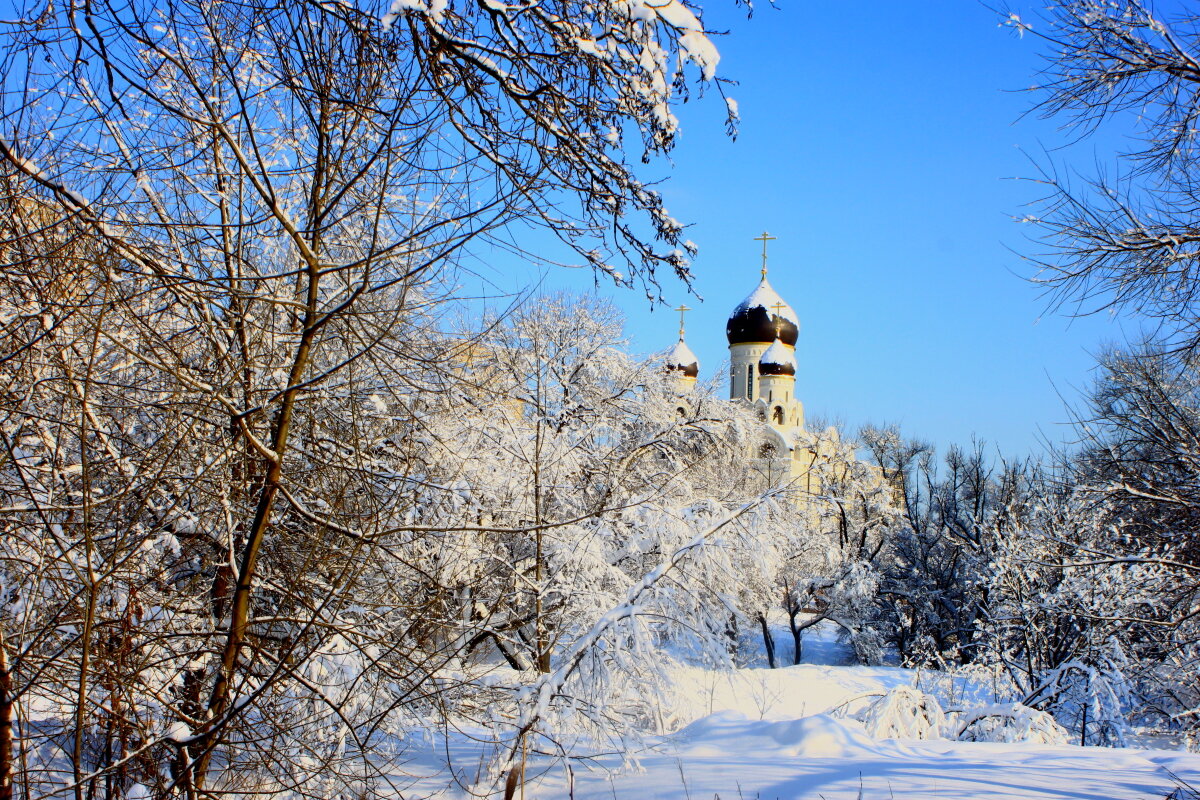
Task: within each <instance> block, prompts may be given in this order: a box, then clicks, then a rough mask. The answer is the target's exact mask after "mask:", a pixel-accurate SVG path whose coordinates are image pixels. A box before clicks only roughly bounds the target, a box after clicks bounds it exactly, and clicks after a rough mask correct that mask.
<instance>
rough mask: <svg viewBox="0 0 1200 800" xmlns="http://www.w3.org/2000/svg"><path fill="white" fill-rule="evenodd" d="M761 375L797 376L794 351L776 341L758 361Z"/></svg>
mask: <svg viewBox="0 0 1200 800" xmlns="http://www.w3.org/2000/svg"><path fill="white" fill-rule="evenodd" d="M758 374H759V375H790V376H792V377H793V378H794V377H795V376H796V356H795V354H794V353H793V352H792V349H791V348H790V347H788V346H787V345H785V344H784V343H783V342H781V341H780V340H778V339H776V340H775V341H774V342H772V343H771V346H770V347H768V348H767V350H766V352H764V353H763V354H762V357H761V358H760V359H758Z"/></svg>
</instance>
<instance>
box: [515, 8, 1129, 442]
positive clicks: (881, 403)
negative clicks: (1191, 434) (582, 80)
mask: <svg viewBox="0 0 1200 800" xmlns="http://www.w3.org/2000/svg"><path fill="white" fill-rule="evenodd" d="M705 22H706V24H707V26H708V27H709V28H710V29H727V30H729V31H730V35H729V36H724V37H720V39H719V40H718V46H719V48H720V49H721V53H722V60H721V66H720V69H719V74H720V75H722V76H724V77H726V78H729V79H732V80H736V81H737V82H738V85H736V86H731V87H729V88H728V92H729V94H730V95H731V96H733V97H735V98H736V99H737V101H738V103H739V106H740V111H741V116H742V122H741V127H740V134H739V135H738V137H737V140H736V141H730V140H729V139H728V138H727V137H726V136H725V135H724V131H723V126H722V119H723V103H722V102H721V100H720V98H719V97H717V96H716V95H715V93H713V94H712V95H710V96H709V97H707V98H703V99H699V100H696V99H694V100H693V101H692V102H690V103H689V104H688V105H687V106H686V107H684V108H683V109H682V110H681V120H682V124H683V136H682V140H681V142H680V144H679V146H678V148H677V150H676V151H675V153H674V154H673V159H672V161H673V167H672V168H671V169H670V170H669V172H668V171H667V170H666V169H663V170H662V171H661V174H663V175H668V176H669V179H668V180H667V182H666V183H665V185H664V186H663V187H662V192H663V195H664V197H665V198H666V201H667V205H668V207H669V209H670V211H671V213H672V214H673V215H674V216H675V217H676V218H678V219H680V220H682V221H684V222H688V223H692V228H691V229H690V231H689V234H688V235H689V238H691V239H692V240H694V241H695V242H696V243H697V244H699V245H700V248H701V251H700V255H699V256H698V257H697V258H696V260H695V262H694V265H693V267H694V271H695V274H696V282H695V289H696V291H697V293H698V294H699V295H701V296H702V297H703V298H704V301H703V302H698V300H697V299H696V298H695V297H688V296H687V295H686V294H685V291H684V289H683V287H682V286H677V285H674V284H672V283H665V284H664V294H665V296H666V297H667V299H668V300H669V301H670V305H671V306H674V305H677V304H678V303H679V302H681V301H683V302H686V303H687V305H689V306H692V307H693V308H694V309H695V310H694V311H692V312H691V313H690V314H689V319H688V342H689V344H690V345H691V347H692V349H693V350H694V351H695V352H696V353H697V355H698V356H699V358H700V360H701V370H702V376H707V375H711V374H712V373H713V372H714V371H715V370H717V369H718V368H719V367H720V366H721V364H722V362H723V360H724V359H725V357H726V354H727V350H726V345H725V339H724V325H725V319H726V317H727V316H728V314H729V312H730V310H731V309H732V308H733V307H734V306H735V305H736V304H737V302H738V301H740V300H741V299H742V298H743V297H744V296H745V295H746V294H748V293H749V292H750V291H751V289H753V287H754V285H755V284H756V282H757V280H758V267H759V247H760V245H759V243H758V242H755V241H754V237H756V236H758V235H759V233H760V232H761V231H763V230H764V229H765V230H767V231H770V233H771V234H772V235H774V236H776V237H778V240H777V241H775V242H772V243H771V259H770V262H771V274H770V278H771V281H772V283H773V285H774V286H775V288H776V289H777V290H778V291H779V292H780V294H782V295H783V297H784V298H785V299H787V300H788V302H789V303H790V304H791V305H792V306H793V307H794V308H795V309H796V311H797V313H798V314H799V316H800V319H801V331H800V341H799V344H798V347H797V356H798V360H799V363H800V369H799V370H798V372H797V395H798V396H799V397H800V398H801V399H802V400H803V401H804V402H805V406H806V411H807V414H808V415H809V417H810V418H812V417H814V416H819V417H824V418H826V419H829V420H834V421H838V422H840V423H842V424H844V425H845V426H847V427H849V428H857V427H858V426H859V425H861V424H863V423H866V422H874V423H884V422H894V423H898V424H899V425H900V426H901V428H902V430H903V431H904V432H905V433H906V434H908V435H910V436H916V437H920V438H925V439H929V440H931V441H933V442H934V443H935V444H938V445H939V446H941V447H943V448H944V446H945V445H946V444H949V443H951V442H963V443H966V442H969V441H970V439H971V438H972V436H975V437H978V438H981V439H983V440H985V441H987V442H988V443H990V444H992V445H994V446H995V447H997V448H999V449H1000V450H1001V451H1002V452H1003V453H1004V454H1006V455H1014V456H1015V455H1023V454H1025V453H1031V452H1032V453H1036V452H1039V451H1040V449H1041V445H1040V441H1041V440H1042V439H1043V438H1049V439H1051V440H1054V441H1060V440H1062V439H1064V438H1069V436H1070V432H1069V430H1067V429H1066V428H1065V427H1064V426H1063V425H1062V423H1063V422H1064V421H1065V420H1066V419H1068V413H1067V411H1066V409H1065V407H1064V401H1066V402H1077V401H1078V398H1079V396H1080V392H1081V391H1084V390H1086V387H1087V386H1088V384H1089V382H1090V381H1091V375H1092V367H1093V365H1094V354H1095V353H1096V352H1098V351H1099V350H1100V349H1101V347H1102V346H1103V345H1104V344H1105V343H1108V342H1113V341H1116V340H1121V339H1123V338H1125V331H1123V329H1122V327H1121V325H1120V324H1119V323H1117V322H1115V321H1113V320H1110V319H1107V318H1104V317H1088V318H1084V319H1074V320H1072V319H1069V318H1067V317H1066V316H1065V315H1063V314H1061V313H1055V312H1052V311H1050V310H1048V309H1047V306H1046V301H1045V299H1044V298H1043V297H1042V296H1041V295H1040V293H1039V291H1038V290H1037V289H1036V288H1035V287H1033V286H1031V285H1030V284H1029V283H1028V282H1027V281H1026V280H1025V279H1026V278H1027V277H1028V276H1030V275H1031V274H1033V269H1034V268H1033V266H1032V265H1031V264H1030V263H1028V262H1027V261H1025V260H1023V259H1022V257H1021V255H1022V254H1032V253H1036V252H1039V250H1040V249H1042V248H1041V247H1040V246H1039V245H1038V244H1037V243H1036V242H1033V241H1031V239H1030V236H1031V235H1032V234H1034V233H1035V231H1034V230H1032V229H1031V228H1030V227H1029V226H1028V225H1022V224H1020V223H1018V222H1016V221H1014V218H1016V217H1020V216H1022V215H1024V214H1026V213H1028V212H1031V211H1032V210H1033V209H1031V208H1029V207H1028V204H1029V203H1030V202H1032V201H1035V200H1037V199H1038V198H1039V197H1041V196H1042V195H1043V194H1044V192H1043V187H1040V186H1039V185H1037V184H1036V183H1033V182H1030V181H1026V180H1017V179H1018V178H1022V177H1026V178H1027V177H1032V176H1035V175H1036V174H1037V169H1036V166H1035V162H1036V163H1042V164H1047V163H1050V162H1053V163H1055V164H1056V165H1057V166H1058V167H1059V168H1061V169H1067V170H1072V169H1074V170H1078V171H1079V172H1081V173H1084V174H1088V173H1091V172H1093V171H1094V169H1095V168H1096V166H1097V164H1102V165H1103V164H1109V163H1111V157H1112V154H1113V153H1114V152H1115V151H1116V149H1118V148H1119V147H1120V146H1122V144H1123V143H1122V141H1121V140H1120V139H1119V138H1117V137H1116V136H1115V135H1109V134H1106V135H1105V136H1103V137H1100V138H1093V139H1089V140H1087V141H1084V142H1081V143H1079V142H1077V143H1075V144H1072V145H1070V146H1067V147H1065V148H1064V145H1067V144H1068V141H1069V139H1068V135H1067V134H1066V133H1064V132H1062V131H1060V130H1059V127H1058V123H1057V122H1055V121H1043V120H1039V119H1037V118H1036V117H1035V116H1030V115H1028V114H1027V113H1026V112H1028V111H1029V110H1030V108H1031V107H1032V105H1033V103H1034V101H1035V99H1036V98H1035V96H1034V95H1033V94H1031V93H1029V92H1024V91H1021V89H1023V88H1025V87H1028V86H1031V85H1032V84H1033V83H1035V81H1036V80H1037V78H1036V72H1037V70H1038V69H1039V67H1040V65H1041V60H1040V54H1041V52H1042V50H1043V45H1042V44H1041V43H1040V42H1038V41H1037V40H1036V39H1035V38H1034V37H1032V36H1026V37H1024V38H1018V37H1016V36H1015V35H1013V33H1012V32H1011V31H1010V30H1008V29H1005V28H1001V27H1000V26H999V25H998V23H999V19H998V17H997V16H996V14H995V13H994V12H992V11H989V10H988V9H987V8H986V7H984V6H982V5H979V4H977V3H975V2H972V1H971V0H922V2H921V3H915V4H909V3H906V4H900V3H892V2H883V0H873V1H871V2H866V1H864V2H857V3H815V2H799V0H781V2H780V3H779V4H778V5H777V6H775V7H771V6H766V5H760V6H758V7H757V8H756V10H755V13H754V16H753V18H752V19H751V20H748V21H747V20H746V19H745V15H744V11H739V10H737V9H734V8H732V7H731V6H730V5H724V6H718V5H713V4H709V5H708V6H707V7H706V9H705ZM1034 24H1035V25H1036V21H1035V23H1034ZM514 280H519V278H514ZM591 285H592V281H591V279H590V277H589V276H586V275H580V274H579V273H575V272H573V271H559V272H557V273H555V272H552V273H550V274H548V275H547V276H546V286H547V287H548V288H552V289H553V288H576V289H587V288H590V287H591ZM602 291H603V292H604V294H606V295H607V296H609V297H611V298H612V299H613V300H614V301H615V302H617V304H618V305H619V306H620V307H621V308H622V309H623V310H624V311H625V313H626V315H627V316H628V333H629V335H630V337H631V339H632V346H633V348H634V349H635V350H637V351H639V352H650V351H654V350H659V349H664V348H666V347H668V346H670V345H671V344H672V343H673V341H674V339H675V335H676V327H677V315H676V314H675V313H674V312H672V311H670V310H669V308H657V309H653V310H652V309H651V308H650V307H649V305H648V303H647V302H646V300H645V297H644V295H642V294H641V293H640V292H637V291H629V292H622V291H620V290H615V289H611V288H607V287H604V288H603V289H602ZM1126 325H1128V323H1126Z"/></svg>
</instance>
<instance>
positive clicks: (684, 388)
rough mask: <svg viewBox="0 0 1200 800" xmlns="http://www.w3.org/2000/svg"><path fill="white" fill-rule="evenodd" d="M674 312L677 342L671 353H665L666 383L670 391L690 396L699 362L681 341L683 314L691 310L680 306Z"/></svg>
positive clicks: (694, 384)
mask: <svg viewBox="0 0 1200 800" xmlns="http://www.w3.org/2000/svg"><path fill="white" fill-rule="evenodd" d="M675 310H676V311H678V312H679V341H678V342H676V343H675V346H674V347H672V348H671V352H669V353H667V363H666V368H667V381H668V387H669V388H670V389H671V391H673V392H674V393H675V394H677V395H679V396H683V395H686V394H691V392H692V390H693V389H695V388H696V378H697V377H698V376H699V375H700V362H699V360H698V359H697V358H696V354H695V353H693V352H692V348H690V347H688V346H687V342H685V341H684V340H683V336H684V333H683V332H684V328H683V314H684V312H685V311H691V309H690V308H688V307H687V306H684V305H681V306H679V308H677V309H675Z"/></svg>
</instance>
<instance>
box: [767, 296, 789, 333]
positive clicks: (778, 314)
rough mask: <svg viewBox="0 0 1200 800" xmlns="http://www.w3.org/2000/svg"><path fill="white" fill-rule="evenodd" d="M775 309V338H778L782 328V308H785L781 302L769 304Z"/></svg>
mask: <svg viewBox="0 0 1200 800" xmlns="http://www.w3.org/2000/svg"><path fill="white" fill-rule="evenodd" d="M771 308H773V309H775V338H776V339H778V338H779V334H780V332H781V331H782V330H783V310H784V309H785V308H787V306H785V305H784V304H783V303H782V302H779V303H776V304H775V305H773V306H771Z"/></svg>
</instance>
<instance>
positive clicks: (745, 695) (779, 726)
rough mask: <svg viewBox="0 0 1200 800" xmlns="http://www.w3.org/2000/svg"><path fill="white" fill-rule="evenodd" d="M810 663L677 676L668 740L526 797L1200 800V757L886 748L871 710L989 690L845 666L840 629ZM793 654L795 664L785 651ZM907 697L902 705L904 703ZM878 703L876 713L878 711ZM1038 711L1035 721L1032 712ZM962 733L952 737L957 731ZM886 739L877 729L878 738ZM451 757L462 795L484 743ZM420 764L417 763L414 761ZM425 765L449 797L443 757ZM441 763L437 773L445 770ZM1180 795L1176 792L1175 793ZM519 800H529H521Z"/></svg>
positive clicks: (604, 760)
mask: <svg viewBox="0 0 1200 800" xmlns="http://www.w3.org/2000/svg"><path fill="white" fill-rule="evenodd" d="M805 654H806V659H805V660H806V661H807V660H810V659H811V660H813V661H825V662H832V663H802V664H800V665H796V666H789V667H781V668H779V669H767V668H764V667H763V666H761V665H757V664H755V665H751V666H748V667H746V668H742V669H738V670H727V671H719V670H709V669H703V668H700V667H692V666H676V667H674V668H672V669H671V678H670V688H669V690H668V693H667V700H666V702H665V703H664V708H663V709H662V710H661V712H660V719H661V722H662V725H663V727H664V728H665V729H667V730H670V731H672V732H671V733H669V734H667V735H664V736H660V737H654V738H653V739H651V740H650V741H649V742H648V743H647V746H646V747H645V748H644V749H643V750H642V751H640V752H637V753H633V754H627V755H626V756H625V757H622V756H621V755H620V754H611V755H600V756H598V757H596V758H593V759H590V760H587V761H575V762H574V763H573V764H572V766H571V768H570V769H568V768H566V767H565V766H564V765H563V763H562V762H561V761H558V760H549V759H538V758H531V759H530V763H529V766H528V768H527V780H528V783H527V785H526V787H525V790H524V797H525V798H527V799H528V800H534V798H542V799H544V800H550V799H551V798H553V799H555V800H558V799H559V798H574V800H614V798H615V799H616V800H627V799H628V800H634V799H636V800H642V799H645V800H716V799H717V798H720V799H721V800H872V798H880V799H881V800H893V798H894V799H895V800H901V799H904V800H932V799H934V798H946V800H1164V799H1165V798H1168V797H1170V798H1171V799H1172V800H1176V799H1178V800H1200V795H1196V794H1195V793H1193V792H1190V791H1189V790H1187V789H1182V790H1181V789H1180V787H1181V785H1185V784H1190V785H1191V786H1193V787H1198V788H1200V755H1196V754H1192V753H1187V752H1181V751H1171V750H1138V749H1112V748H1100V747H1079V746H1074V745H1070V744H1061V743H1059V744H1043V743H1030V742H1028V741H1025V742H1006V743H997V742H970V741H956V740H952V739H946V738H939V734H938V732H937V731H931V732H930V733H929V734H928V736H929V737H930V738H923V739H912V738H882V737H881V738H876V737H874V736H872V735H871V734H870V733H869V731H868V727H869V725H865V724H864V723H863V722H862V721H860V720H861V719H867V720H868V722H869V723H872V724H876V725H878V723H879V719H878V718H877V717H876V718H872V717H871V715H870V714H865V713H864V712H865V711H866V710H867V709H868V708H869V707H870V706H871V704H872V703H875V702H877V701H878V700H879V699H880V698H881V697H883V696H886V695H888V693H889V692H892V693H893V696H894V695H896V692H897V689H898V687H914V688H915V689H916V691H915V692H910V693H909V694H913V695H923V696H926V697H933V698H935V699H936V701H937V702H938V703H940V704H941V706H942V707H944V708H946V709H948V710H949V709H975V708H987V707H988V704H989V703H990V702H992V701H993V700H995V698H993V697H991V696H990V694H989V689H988V688H987V687H986V686H983V685H981V684H980V683H978V682H975V681H972V680H970V679H969V678H965V677H962V676H955V677H950V676H947V675H945V674H943V673H938V672H930V671H917V670H911V669H903V668H899V667H864V666H849V665H843V664H844V663H845V661H847V660H848V653H847V652H846V651H845V650H843V649H842V648H840V646H839V645H838V643H837V642H836V638H835V636H834V632H833V631H832V630H831V629H823V630H821V629H818V631H817V632H816V633H815V635H812V636H810V637H806V640H805ZM784 655H785V657H786V656H788V655H790V654H787V653H785V654H784ZM904 695H905V691H904V689H902V688H901V689H899V696H902V697H903V696H904ZM880 707H881V706H876V708H880ZM1034 713H1035V714H1036V712H1034ZM951 727H952V726H951ZM876 729H877V730H878V728H876ZM445 754H448V755H449V756H450V759H451V762H452V763H453V764H455V766H456V768H457V769H456V774H458V776H459V780H460V781H461V782H462V783H463V784H470V783H471V782H472V776H473V775H475V776H478V774H479V770H480V768H481V765H482V761H483V759H484V758H485V757H486V756H484V754H483V752H482V751H481V750H480V746H479V745H478V744H477V743H475V742H473V741H472V740H471V739H470V737H468V736H466V735H464V734H462V733H460V734H458V735H456V736H454V737H452V741H451V743H450V745H449V748H448V749H447V750H446V751H445V752H444V753H443V755H445ZM415 755H416V754H415ZM424 756H425V757H424V758H422V757H421V756H420V755H416V758H415V760H414V766H415V765H416V764H419V763H422V762H423V763H424V766H425V767H426V768H427V770H428V771H427V773H426V774H427V778H426V779H425V780H422V781H419V782H418V783H417V785H416V786H414V787H412V788H413V789H416V790H419V791H418V793H419V794H421V795H426V794H428V795H430V796H441V797H448V798H449V797H455V798H457V797H464V798H465V797H469V796H470V794H469V793H467V792H466V791H465V790H464V789H463V788H461V787H460V788H457V789H453V790H441V791H439V790H438V789H437V788H435V787H436V786H437V784H438V783H439V782H440V783H441V785H442V786H444V784H445V781H446V778H447V772H446V768H445V763H446V762H445V760H444V759H442V758H440V757H439V756H438V755H435V754H433V753H432V752H427V753H425V754H424ZM439 764H440V767H439ZM1173 792H1175V794H1172V793H1173ZM517 796H518V797H521V795H520V794H518V795H517Z"/></svg>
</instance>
